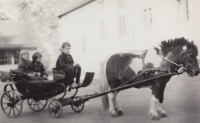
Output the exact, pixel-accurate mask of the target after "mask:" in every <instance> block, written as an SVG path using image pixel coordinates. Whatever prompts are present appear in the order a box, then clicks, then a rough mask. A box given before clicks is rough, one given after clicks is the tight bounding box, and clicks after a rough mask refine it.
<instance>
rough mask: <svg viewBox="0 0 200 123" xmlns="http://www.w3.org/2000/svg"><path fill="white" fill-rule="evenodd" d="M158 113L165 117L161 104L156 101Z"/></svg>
mask: <svg viewBox="0 0 200 123" xmlns="http://www.w3.org/2000/svg"><path fill="white" fill-rule="evenodd" d="M157 111H158V113H159V114H160V116H161V117H167V113H166V111H165V110H164V109H163V107H162V104H161V103H160V102H159V103H158V109H157Z"/></svg>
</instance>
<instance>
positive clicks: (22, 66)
mask: <svg viewBox="0 0 200 123" xmlns="http://www.w3.org/2000/svg"><path fill="white" fill-rule="evenodd" d="M17 70H18V71H19V72H21V73H22V74H24V75H28V73H33V68H32V67H31V62H30V61H25V60H24V59H21V61H20V62H19V64H18V67H17Z"/></svg>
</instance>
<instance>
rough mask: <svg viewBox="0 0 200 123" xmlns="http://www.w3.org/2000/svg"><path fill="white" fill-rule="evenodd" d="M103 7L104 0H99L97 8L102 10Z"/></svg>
mask: <svg viewBox="0 0 200 123" xmlns="http://www.w3.org/2000/svg"><path fill="white" fill-rule="evenodd" d="M103 9H104V0H102V1H100V2H99V10H103Z"/></svg>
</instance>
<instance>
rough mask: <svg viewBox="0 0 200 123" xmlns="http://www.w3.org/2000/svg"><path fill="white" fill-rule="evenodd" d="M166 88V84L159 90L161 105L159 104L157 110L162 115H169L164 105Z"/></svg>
mask: <svg viewBox="0 0 200 123" xmlns="http://www.w3.org/2000/svg"><path fill="white" fill-rule="evenodd" d="M164 90H165V85H162V86H161V87H160V90H159V92H160V93H159V105H158V109H157V111H158V113H159V114H160V116H161V117H167V113H166V111H165V110H164V109H163V107H162V102H163V100H164Z"/></svg>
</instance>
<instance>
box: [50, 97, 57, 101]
mask: <svg viewBox="0 0 200 123" xmlns="http://www.w3.org/2000/svg"><path fill="white" fill-rule="evenodd" d="M56 99H57V98H56V96H54V97H51V98H49V99H48V100H49V102H52V101H54V100H56Z"/></svg>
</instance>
